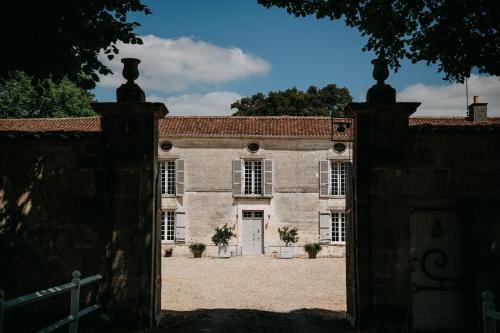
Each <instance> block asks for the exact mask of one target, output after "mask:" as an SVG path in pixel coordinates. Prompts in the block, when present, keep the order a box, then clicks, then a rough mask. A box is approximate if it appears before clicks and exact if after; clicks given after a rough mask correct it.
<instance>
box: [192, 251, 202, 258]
mask: <svg viewBox="0 0 500 333" xmlns="http://www.w3.org/2000/svg"><path fill="white" fill-rule="evenodd" d="M202 253H203V252H194V257H195V258H201V254H202Z"/></svg>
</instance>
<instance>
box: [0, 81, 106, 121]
mask: <svg viewBox="0 0 500 333" xmlns="http://www.w3.org/2000/svg"><path fill="white" fill-rule="evenodd" d="M93 99H94V95H93V94H91V93H90V92H88V91H86V90H84V89H82V88H79V87H77V86H76V85H75V84H74V83H73V82H71V81H69V80H68V79H67V78H62V79H61V81H60V83H54V82H53V81H52V80H50V79H49V80H46V82H45V88H44V89H37V87H36V86H35V85H34V84H32V79H31V77H29V76H28V75H26V74H25V73H23V72H19V71H17V72H14V73H12V74H11V75H10V76H9V78H8V79H3V80H1V81H0V118H42V117H85V116H93V115H96V114H95V113H94V111H93V110H92V108H91V106H90V103H91V102H92V101H93Z"/></svg>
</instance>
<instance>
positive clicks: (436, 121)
mask: <svg viewBox="0 0 500 333" xmlns="http://www.w3.org/2000/svg"><path fill="white" fill-rule="evenodd" d="M419 125H429V126H488V125H500V117H499V118H488V121H483V122H472V121H470V120H467V119H465V118H459V117H414V118H410V126H419Z"/></svg>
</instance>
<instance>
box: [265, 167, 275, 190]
mask: <svg viewBox="0 0 500 333" xmlns="http://www.w3.org/2000/svg"><path fill="white" fill-rule="evenodd" d="M273 187H274V184H273V160H264V196H265V197H272V196H273Z"/></svg>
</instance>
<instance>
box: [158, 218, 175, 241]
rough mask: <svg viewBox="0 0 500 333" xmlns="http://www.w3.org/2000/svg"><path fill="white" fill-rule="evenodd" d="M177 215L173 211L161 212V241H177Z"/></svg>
mask: <svg viewBox="0 0 500 333" xmlns="http://www.w3.org/2000/svg"><path fill="white" fill-rule="evenodd" d="M174 214H175V213H174V212H173V211H166V212H161V240H162V241H163V242H173V241H174V240H175V232H174V229H175V215H174Z"/></svg>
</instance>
